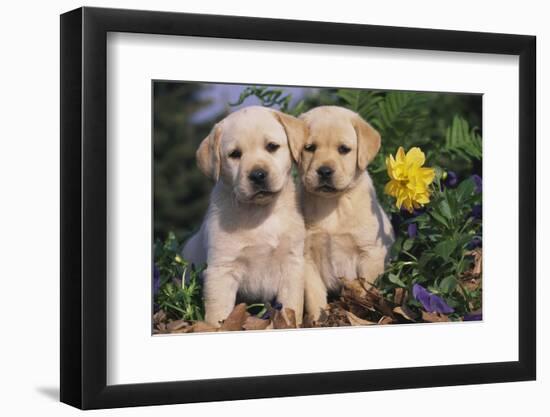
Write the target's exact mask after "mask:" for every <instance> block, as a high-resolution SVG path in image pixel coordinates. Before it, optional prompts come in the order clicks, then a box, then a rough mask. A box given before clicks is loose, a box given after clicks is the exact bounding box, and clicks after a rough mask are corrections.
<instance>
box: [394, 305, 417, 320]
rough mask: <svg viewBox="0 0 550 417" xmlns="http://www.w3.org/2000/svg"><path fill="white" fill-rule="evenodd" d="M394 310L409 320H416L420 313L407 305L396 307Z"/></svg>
mask: <svg viewBox="0 0 550 417" xmlns="http://www.w3.org/2000/svg"><path fill="white" fill-rule="evenodd" d="M393 312H394V313H397V314H399V315H400V316H401V317H404V318H405V319H406V320H408V321H415V320H416V319H417V318H418V314H416V313H415V312H414V311H412V310H411V309H410V308H408V307H407V306H405V305H402V306H399V307H395V308H394V309H393Z"/></svg>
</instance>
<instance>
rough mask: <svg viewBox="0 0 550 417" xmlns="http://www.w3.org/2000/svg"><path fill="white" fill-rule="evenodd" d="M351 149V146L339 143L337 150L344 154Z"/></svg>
mask: <svg viewBox="0 0 550 417" xmlns="http://www.w3.org/2000/svg"><path fill="white" fill-rule="evenodd" d="M350 151H351V148H350V147H349V146H346V145H340V146H338V152H339V153H340V154H342V155H345V154H347V153H349V152H350Z"/></svg>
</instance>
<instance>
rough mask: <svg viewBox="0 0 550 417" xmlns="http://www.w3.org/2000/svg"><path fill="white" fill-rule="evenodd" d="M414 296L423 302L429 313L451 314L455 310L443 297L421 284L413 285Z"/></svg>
mask: <svg viewBox="0 0 550 417" xmlns="http://www.w3.org/2000/svg"><path fill="white" fill-rule="evenodd" d="M412 292H413V297H414V298H415V299H416V300H417V301H418V302H420V304H422V307H423V308H424V310H426V311H427V312H428V313H440V314H450V313H453V312H454V311H455V310H454V308H452V307H451V306H450V305H449V304H447V303H446V302H445V300H443V299H442V298H441V297H439V296H437V295H435V294H432V293H431V292H429V291H428V290H427V289H426V288H424V287H423V286H422V285H420V284H414V285H413V291H412Z"/></svg>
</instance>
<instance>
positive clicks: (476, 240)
mask: <svg viewBox="0 0 550 417" xmlns="http://www.w3.org/2000/svg"><path fill="white" fill-rule="evenodd" d="M482 246H483V242H482V240H481V238H480V237H479V236H474V237H473V239H472V240H470V242H469V243H468V244H467V245H466V248H468V249H469V250H474V249H476V248H481V247H482Z"/></svg>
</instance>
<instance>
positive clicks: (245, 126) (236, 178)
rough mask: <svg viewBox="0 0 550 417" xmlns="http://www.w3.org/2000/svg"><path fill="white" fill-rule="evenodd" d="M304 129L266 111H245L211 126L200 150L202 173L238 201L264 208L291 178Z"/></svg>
mask: <svg viewBox="0 0 550 417" xmlns="http://www.w3.org/2000/svg"><path fill="white" fill-rule="evenodd" d="M305 132H306V131H305V124H304V122H302V121H301V120H298V119H296V118H294V117H292V116H288V115H286V114H283V113H280V112H277V111H274V110H271V109H267V108H265V107H259V106H252V107H245V108H244V109H241V110H238V111H236V112H235V113H232V114H230V115H229V116H227V117H226V118H225V119H223V120H222V121H221V122H219V123H218V124H216V125H215V126H214V128H213V129H212V132H210V135H208V136H207V137H206V138H205V139H204V140H203V141H202V143H201V144H200V146H199V149H198V151H197V161H198V165H199V168H200V169H201V171H202V172H203V173H204V174H205V175H207V176H209V177H211V178H212V179H214V180H215V181H221V182H223V183H224V184H225V185H226V186H228V187H230V188H231V189H232V191H233V193H234V195H235V197H236V198H237V200H238V201H240V202H243V203H253V204H267V203H268V202H269V201H271V200H272V199H273V198H274V197H275V196H276V195H278V194H279V193H280V191H281V190H282V189H283V187H284V186H285V184H286V183H287V181H288V180H289V178H290V170H291V168H292V158H293V157H294V158H295V159H296V157H297V153H298V152H299V149H300V145H299V144H301V143H303V142H304V140H305Z"/></svg>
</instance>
